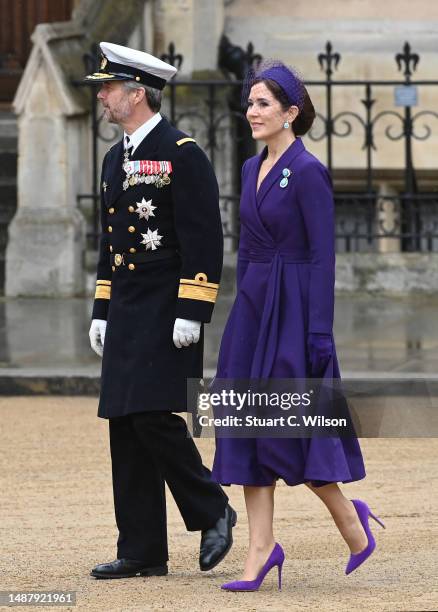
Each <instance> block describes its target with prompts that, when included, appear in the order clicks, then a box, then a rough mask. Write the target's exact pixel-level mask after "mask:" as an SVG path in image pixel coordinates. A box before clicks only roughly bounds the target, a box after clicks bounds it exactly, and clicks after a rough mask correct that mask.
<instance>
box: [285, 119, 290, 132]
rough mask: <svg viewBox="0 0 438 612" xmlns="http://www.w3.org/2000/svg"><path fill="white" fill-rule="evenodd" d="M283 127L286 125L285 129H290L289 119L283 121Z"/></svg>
mask: <svg viewBox="0 0 438 612" xmlns="http://www.w3.org/2000/svg"><path fill="white" fill-rule="evenodd" d="M283 127H284V129H285V130H288V129H289V127H290V123H289V121H285V122H284V123H283Z"/></svg>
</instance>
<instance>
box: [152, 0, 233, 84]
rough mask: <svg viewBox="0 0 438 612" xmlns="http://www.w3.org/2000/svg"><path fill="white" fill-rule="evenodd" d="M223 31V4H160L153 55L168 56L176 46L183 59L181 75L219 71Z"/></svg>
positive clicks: (189, 0) (187, 0)
mask: <svg viewBox="0 0 438 612" xmlns="http://www.w3.org/2000/svg"><path fill="white" fill-rule="evenodd" d="M223 27H224V7H223V2H222V0H157V1H156V3H155V10H154V37H155V42H154V53H155V54H156V55H161V53H165V52H167V48H168V45H169V43H170V42H173V43H175V48H176V51H177V53H181V54H182V55H183V56H184V62H183V65H182V70H181V74H182V75H184V76H190V75H192V74H193V73H194V72H198V73H199V72H204V71H211V70H216V69H217V53H218V45H219V39H220V37H221V34H222V32H223Z"/></svg>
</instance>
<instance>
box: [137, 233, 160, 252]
mask: <svg viewBox="0 0 438 612" xmlns="http://www.w3.org/2000/svg"><path fill="white" fill-rule="evenodd" d="M142 236H143V240H142V241H141V244H145V245H146V251H149V250H151V251H155V249H156V248H157V246H161V242H160V240H161V238H162V237H163V236H159V235H158V230H154V231H153V232H151V230H150V229H149V228H148V231H147V232H146V234H142Z"/></svg>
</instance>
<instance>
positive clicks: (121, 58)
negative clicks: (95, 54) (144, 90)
mask: <svg viewBox="0 0 438 612" xmlns="http://www.w3.org/2000/svg"><path fill="white" fill-rule="evenodd" d="M100 48H101V51H102V61H101V64H100V72H95V73H93V74H90V75H87V76H86V77H85V80H86V81H92V82H95V83H97V82H101V81H117V80H125V81H126V80H132V81H137V82H138V83H142V84H143V85H148V86H149V87H154V88H156V89H163V88H164V86H165V84H166V83H167V81H168V80H169V79H171V78H172V77H173V76H174V74H175V73H176V72H177V69H176V68H175V67H174V66H172V65H171V64H168V63H167V62H163V61H162V60H160V59H158V58H157V57H154V56H153V55H150V54H149V53H145V52H144V51H138V50H137V49H131V48H130V47H124V46H122V45H116V44H114V43H109V42H101V43H100Z"/></svg>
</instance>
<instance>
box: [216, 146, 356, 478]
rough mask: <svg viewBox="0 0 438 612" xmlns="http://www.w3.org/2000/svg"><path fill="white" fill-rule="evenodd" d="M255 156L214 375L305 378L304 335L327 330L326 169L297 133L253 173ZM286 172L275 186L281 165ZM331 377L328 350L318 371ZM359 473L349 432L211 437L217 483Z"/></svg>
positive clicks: (330, 239) (330, 275)
mask: <svg viewBox="0 0 438 612" xmlns="http://www.w3.org/2000/svg"><path fill="white" fill-rule="evenodd" d="M265 156H266V147H265V149H264V150H263V151H262V153H261V154H260V155H257V156H255V157H251V158H250V159H248V160H247V161H246V162H245V164H244V166H243V169H242V196H241V202H240V219H241V235H240V244H239V253H238V262H237V295H236V299H235V302H234V304H233V307H232V310H231V313H230V315H229V318H228V321H227V324H226V327H225V330H224V334H223V337H222V342H221V347H220V351H219V358H218V366H217V373H216V377H217V378H218V379H220V378H226V379H228V378H234V379H239V378H240V379H250V378H251V379H255V378H302V379H303V378H308V377H310V372H309V357H308V352H307V335H308V333H310V332H315V333H326V334H332V330H333V310H334V280H335V252H334V204H333V194H332V187H331V180H330V176H329V173H328V171H327V169H326V168H325V167H324V166H323V165H322V164H321V162H319V161H318V160H317V159H316V158H315V157H314V156H313V155H312V154H311V153H309V152H308V151H306V149H305V147H304V145H303V142H302V140H301V139H300V138H297V139H296V140H295V141H294V142H293V143H292V144H291V145H290V147H289V148H288V149H287V150H286V151H285V152H284V153H283V155H282V156H281V157H280V159H279V160H278V161H277V163H276V164H275V165H274V166H273V167H272V169H271V170H270V171H269V173H268V174H267V175H266V177H265V178H264V180H263V181H262V183H261V185H260V187H259V190H258V192H257V178H258V174H259V170H260V165H261V163H262V161H263V159H264V158H265ZM286 168H287V169H289V170H290V176H289V178H288V184H287V186H286V187H284V188H282V187H281V186H280V181H281V179H282V176H283V174H282V171H283V169H286ZM327 376H329V377H332V378H340V373H339V366H338V362H337V358H336V353H335V352H334V354H333V357H332V358H331V359H330V362H329V364H328V366H327V369H326V372H325V374H324V377H327ZM364 476H365V469H364V464H363V459H362V454H361V450H360V446H359V443H358V440H357V438H356V437H349V438H339V437H332V438H323V437H314V438H276V439H272V438H243V439H242V438H222V437H221V438H219V437H217V438H216V452H215V457H214V465H213V472H212V477H213V479H214V480H215V481H216V482H219V483H221V484H224V485H228V484H240V485H254V486H267V485H272V484H273V483H274V482H275V480H276V479H278V478H282V479H283V480H284V481H285V482H286V483H287V484H288V485H298V484H302V483H304V482H311V483H312V484H313V485H314V486H322V485H324V484H327V483H329V482H351V481H354V480H360V479H361V478H363V477H364Z"/></svg>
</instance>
